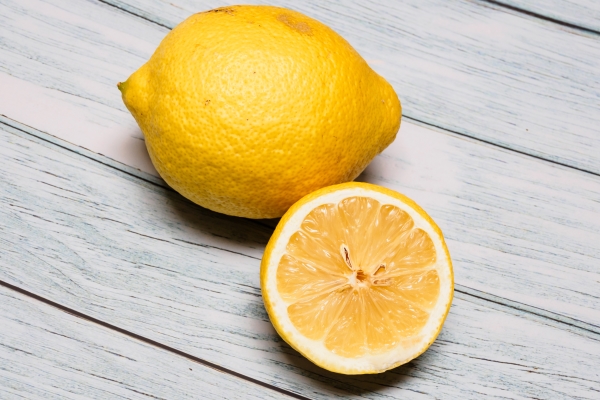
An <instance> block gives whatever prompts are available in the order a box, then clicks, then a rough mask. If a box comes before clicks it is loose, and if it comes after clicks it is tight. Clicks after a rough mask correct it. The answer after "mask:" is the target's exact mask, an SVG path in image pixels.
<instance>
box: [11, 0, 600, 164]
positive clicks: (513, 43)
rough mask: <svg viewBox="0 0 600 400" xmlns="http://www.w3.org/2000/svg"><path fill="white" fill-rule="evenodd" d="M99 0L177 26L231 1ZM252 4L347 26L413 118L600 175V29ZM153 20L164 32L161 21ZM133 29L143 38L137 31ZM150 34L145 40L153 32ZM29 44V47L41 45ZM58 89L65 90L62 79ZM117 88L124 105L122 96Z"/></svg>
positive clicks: (457, 7)
mask: <svg viewBox="0 0 600 400" xmlns="http://www.w3.org/2000/svg"><path fill="white" fill-rule="evenodd" d="M4 1H8V0H4ZM30 1H31V3H29V2H30ZM48 1H54V2H56V1H57V0H48ZM103 3H110V4H114V5H115V6H117V7H120V8H122V9H123V10H127V11H129V12H131V13H134V14H137V15H140V16H142V17H144V18H146V19H147V20H152V21H155V22H157V23H158V24H161V25H163V26H166V27H173V26H175V25H176V24H177V23H179V22H180V21H182V20H183V19H184V18H186V17H188V16H189V15H190V14H191V13H193V12H197V11H202V10H206V9H210V8H213V7H216V6H220V5H224V4H230V3H235V2H234V1H217V0H204V1H197V0H176V1H162V0H151V1H146V0H106V1H103ZM257 3H258V4H260V3H268V4H274V5H280V6H284V7H289V8H294V9H297V10H298V11H301V12H304V13H306V14H307V15H310V16H312V17H314V18H316V19H318V20H320V21H322V22H324V23H326V24H328V25H330V26H331V27H332V28H334V29H335V30H336V31H338V32H339V33H340V34H342V36H344V37H345V38H347V39H348V40H349V41H350V43H351V44H352V45H353V46H354V47H355V48H356V49H357V50H358V51H359V52H360V53H361V54H362V55H363V56H364V57H365V58H366V59H367V60H369V61H370V63H371V64H372V66H373V68H374V69H375V70H377V71H378V72H379V73H381V74H382V75H383V76H384V77H386V79H388V80H389V81H390V82H391V83H392V84H393V85H394V87H395V88H396V90H397V92H398V94H399V96H400V98H401V99H402V101H403V105H404V113H405V115H406V116H408V117H410V118H413V119H416V120H419V121H422V122H424V123H427V124H430V125H434V126H439V127H442V128H444V129H448V130H451V131H455V132H459V133H461V134H464V135H468V136H471V137H475V138H479V139H481V140H485V141H489V142H492V143H495V144H498V145H500V146H504V147H507V148H511V149H515V150H517V151H521V152H524V153H527V154H531V155H534V156H536V157H541V158H545V159H548V160H553V161H555V162H559V163H563V164H566V165H571V166H574V167H576V168H579V169H583V170H587V171H592V172H594V173H596V174H600V158H598V157H597V154H599V153H600V135H599V134H598V128H597V127H598V125H599V120H598V118H599V117H598V113H597V112H596V110H598V108H600V84H599V82H598V74H597V71H598V70H599V69H600V37H599V36H598V35H594V34H585V33H583V32H581V31H577V30H571V29H568V28H565V27H564V26H560V25H557V24H554V23H551V22H548V21H543V20H541V19H538V18H535V17H531V16H528V15H526V14H523V13H517V12H514V11H511V10H509V9H507V8H503V7H498V6H494V5H493V4H491V3H486V2H479V1H465V0H452V1H447V0H426V1H422V0H411V1H405V2H400V3H399V2H394V1H383V0H380V1H378V2H371V3H369V5H364V4H362V3H361V2H358V1H351V2H349V1H343V2H342V1H337V2H327V3H323V2H316V1H306V2H294V1H291V0H278V1H271V0H269V1H266V0H265V1H258V2H257ZM32 4H35V3H34V2H33V0H27V1H26V2H25V3H23V4H22V5H20V6H19V7H15V6H14V5H12V6H11V8H19V10H20V11H18V12H19V13H20V14H22V15H30V14H35V11H32V9H37V8H38V7H37V5H36V6H35V7H34V6H32ZM83 7H84V6H82V5H80V4H73V5H70V6H69V7H66V6H64V8H68V9H69V11H70V12H79V11H78V10H79V8H83ZM85 7H90V5H89V4H87V5H85ZM103 12H106V13H109V12H110V11H109V10H103ZM88 15H93V21H94V22H96V23H97V21H99V18H100V15H95V14H88ZM88 18H91V17H90V16H88ZM143 21H144V20H141V21H140V23H143ZM11 25H12V24H9V25H8V26H11ZM120 29H124V28H120ZM144 29H146V28H144ZM157 29H159V30H160V32H164V30H161V29H162V28H161V27H160V26H157ZM8 32H10V34H9V37H10V38H11V40H12V41H14V42H17V43H20V42H21V41H27V39H26V38H23V37H20V32H19V31H18V30H12V29H11V30H9V31H8ZM63 34H64V32H63ZM66 34H67V35H69V34H71V33H66ZM88 34H89V33H88ZM134 37H136V38H140V39H141V38H143V37H142V36H139V35H137V36H135V33H134ZM150 38H151V39H146V38H143V40H145V41H148V40H153V38H154V37H153V36H150ZM115 39H116V38H115ZM125 39H126V36H124V38H123V40H121V41H119V43H118V44H117V45H115V46H114V47H115V49H117V50H115V49H113V50H112V52H107V53H104V54H105V55H104V56H103V57H104V60H103V62H104V63H108V62H109V61H108V60H111V59H110V58H108V57H110V56H111V53H113V54H114V53H115V51H116V52H118V49H119V48H122V47H124V46H128V44H126V41H125ZM37 40H38V39H35V41H37ZM138 40H139V39H138ZM29 41H30V42H31V41H32V39H31V38H29ZM103 41H104V40H102V42H103ZM28 47H29V48H32V49H34V48H35V45H34V44H30V45H29V46H28ZM75 50H76V51H77V50H80V49H77V48H76V49H75ZM11 52H12V51H11ZM82 52H83V53H84V54H86V58H88V57H89V55H87V53H86V52H85V51H82ZM48 53H53V54H52V55H49V54H48ZM138 54H139V52H138V53H136V56H137V55H138ZM59 57H60V55H59V54H57V53H55V52H53V51H52V50H50V49H48V48H45V49H44V48H42V49H37V50H36V53H35V59H36V60H40V61H41V62H46V61H43V60H53V61H54V62H59V63H64V61H56V59H58V58H59ZM72 58H73V56H72V55H70V56H69V57H68V59H72ZM88 59H89V58H88ZM112 60H120V59H119V58H118V57H113V58H112ZM144 60H145V59H144ZM84 62H85V61H84ZM89 62H90V61H87V62H86V63H89ZM113 62H115V61H113ZM117 62H118V61H117ZM129 64H130V63H129ZM4 68H5V69H6V70H7V71H9V72H10V73H11V74H14V75H16V76H19V77H22V76H24V74H23V73H21V72H19V71H16V69H15V68H14V66H13V65H12V63H11V62H7V63H5V67H4ZM69 69H72V67H69ZM96 69H97V68H96ZM110 69H111V70H114V69H115V67H111V68H110ZM133 70H134V69H131V70H129V71H127V73H124V74H123V75H121V76H115V77H113V78H112V82H111V85H109V86H110V87H111V88H112V85H114V81H117V80H123V79H125V78H126V77H127V76H128V75H129V74H130V73H131V72H132V71H133ZM99 72H100V71H99ZM100 73H101V72H100ZM103 75H105V76H106V73H103ZM88 79H89V78H88ZM93 79H94V80H96V79H95V78H93ZM102 79H103V80H104V81H105V80H106V78H104V77H103V78H102ZM70 86H73V85H72V84H71V85H70ZM52 87H56V88H61V90H64V88H62V87H61V86H52ZM98 89H99V88H98ZM104 90H106V89H104ZM113 90H114V89H113ZM75 91H78V92H89V91H90V89H76V90H75ZM75 91H74V92H75ZM112 96H113V97H112V98H113V99H114V100H113V101H114V102H116V103H118V102H119V99H118V96H117V95H116V94H113V95H112ZM105 101H106V100H105ZM115 106H116V107H122V106H121V105H120V104H117V105H115Z"/></svg>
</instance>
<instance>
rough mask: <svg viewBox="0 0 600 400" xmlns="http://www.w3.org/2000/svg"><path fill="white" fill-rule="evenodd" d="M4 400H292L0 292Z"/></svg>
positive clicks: (0, 389) (0, 370) (0, 383)
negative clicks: (150, 399)
mask: <svg viewBox="0 0 600 400" xmlns="http://www.w3.org/2000/svg"><path fill="white" fill-rule="evenodd" d="M0 398H2V399H30V400H33V399H61V400H62V399H101V400H106V399H148V398H154V399H200V398H203V399H244V400H245V399H290V397H288V396H286V395H283V394H280V393H277V392H275V391H273V390H268V389H266V388H264V387H261V386H259V385H256V384H254V383H250V382H247V381H244V380H242V379H240V378H236V377H234V376H232V375H229V374H226V373H222V372H219V371H216V370H213V369H211V368H208V367H205V366H204V365H201V364H198V363H195V362H192V361H190V360H187V359H185V358H183V357H179V356H176V355H174V354H171V353H169V352H168V351H165V350H161V349H157V348H155V347H153V346H150V345H148V344H146V343H142V342H140V341H137V340H134V339H131V338H128V337H126V336H123V335H121V334H119V333H116V332H114V331H112V330H110V329H106V328H103V327H100V326H97V325H95V324H92V323H90V322H88V321H85V320H82V319H79V318H77V317H74V316H72V315H69V314H67V313H65V312H62V311H60V310H58V309H56V308H53V307H51V306H49V305H47V304H44V303H41V302H39V301H36V300H33V299H31V298H28V297H26V296H24V295H22V294H19V293H17V292H14V291H12V290H9V289H7V288H5V287H0Z"/></svg>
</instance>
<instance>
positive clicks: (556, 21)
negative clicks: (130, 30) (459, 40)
mask: <svg viewBox="0 0 600 400" xmlns="http://www.w3.org/2000/svg"><path fill="white" fill-rule="evenodd" d="M99 1H101V2H102V3H105V4H109V3H106V2H105V1H102V0H99ZM479 1H481V2H482V3H489V4H493V5H494V6H497V7H502V8H506V9H508V10H511V11H514V12H518V13H521V14H525V15H529V16H530V17H534V18H538V19H541V20H544V21H548V22H552V23H554V24H558V25H562V26H566V27H567V28H571V29H577V30H580V31H583V32H586V33H591V34H594V35H600V31H597V30H595V29H590V28H586V27H584V26H580V25H577V24H572V23H570V22H567V21H562V20H560V19H556V18H552V17H549V16H547V15H543V14H540V13H537V12H534V11H530V10H527V9H525V8H521V7H517V6H513V5H510V4H506V3H503V2H501V1H495V0H479ZM144 19H145V18H144ZM161 26H162V25H161Z"/></svg>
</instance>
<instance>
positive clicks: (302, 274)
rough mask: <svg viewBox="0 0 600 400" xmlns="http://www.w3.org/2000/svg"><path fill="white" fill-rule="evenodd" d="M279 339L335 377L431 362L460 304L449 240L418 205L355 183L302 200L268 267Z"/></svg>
mask: <svg viewBox="0 0 600 400" xmlns="http://www.w3.org/2000/svg"><path fill="white" fill-rule="evenodd" d="M261 287H262V294H263V298H264V302H265V307H266V309H267V312H268V313H269V317H270V318H271V321H272V323H273V325H274V326H275V329H276V330H277V332H278V333H279V334H280V335H281V337H282V338H283V339H284V340H285V341H286V342H287V343H289V344H290V345H291V346H292V347H293V348H294V349H296V350H297V351H299V352H300V353H302V354H303V355H304V356H305V357H307V358H308V359H309V360H311V361H312V362H314V363H315V364H317V365H319V366H320V367H322V368H325V369H327V370H330V371H333V372H338V373H344V374H369V373H379V372H383V371H385V370H388V369H391V368H394V367H396V366H398V365H401V364H404V363H406V362H408V361H410V360H412V359H413V358H415V357H417V356H418V355H420V354H421V353H423V352H424V351H425V350H426V349H427V348H428V347H429V346H430V345H431V343H433V341H434V340H435V338H436V337H437V336H438V334H439V332H440V330H441V328H442V325H443V323H444V320H445V319H446V315H447V314H448V311H449V309H450V304H451V302H452V296H453V289H454V277H453V272H452V263H451V260H450V255H449V253H448V249H447V247H446V244H445V242H444V238H443V236H442V232H441V231H440V229H439V228H438V227H437V225H436V224H435V222H434V221H433V220H432V219H431V218H430V217H429V216H428V215H427V214H426V213H425V211H423V209H422V208H420V207H419V206H418V205H417V204H415V203H414V202H413V201H412V200H410V199H409V198H407V197H405V196H403V195H401V194H399V193H397V192H394V191H392V190H389V189H386V188H383V187H380V186H376V185H371V184H366V183H356V182H352V183H346V184H341V185H335V186H330V187H326V188H323V189H321V190H318V191H316V192H314V193H312V194H310V195H308V196H306V197H304V198H302V199H301V200H300V201H298V202H297V203H296V204H294V205H293V206H292V207H291V208H290V209H289V211H288V212H287V213H286V214H285V215H284V216H283V218H282V219H281V221H280V223H279V225H278V226H277V228H276V230H275V232H274V234H273V236H272V238H271V240H270V241H269V244H268V245H267V248H266V250H265V254H264V257H263V260H262V264H261Z"/></svg>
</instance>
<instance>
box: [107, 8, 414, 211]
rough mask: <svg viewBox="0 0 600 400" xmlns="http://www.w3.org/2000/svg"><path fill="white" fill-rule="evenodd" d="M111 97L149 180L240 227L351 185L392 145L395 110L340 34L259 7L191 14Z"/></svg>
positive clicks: (390, 94) (396, 104) (380, 82)
mask: <svg viewBox="0 0 600 400" xmlns="http://www.w3.org/2000/svg"><path fill="white" fill-rule="evenodd" d="M119 89H120V90H121V92H122V97H123V101H124V103H125V105H126V106H127V108H128V109H129V111H130V112H131V113H132V115H133V116H134V118H135V119H136V121H137V123H138V124H139V126H140V128H141V130H142V132H143V133H144V136H145V140H146V146H147V148H148V152H149V153H150V158H151V159H152V162H153V164H154V166H155V167H156V169H157V171H158V172H159V174H160V175H161V177H162V178H163V179H164V180H165V181H166V182H167V183H168V184H169V185H170V186H172V187H173V188H174V189H175V190H177V191H178V192H179V193H181V194H182V195H183V196H185V197H187V198H188V199H190V200H192V201H193V202H195V203H197V204H199V205H201V206H203V207H206V208H208V209H211V210H214V211H217V212H221V213H225V214H229V215H235V216H241V217H247V218H275V217H280V216H282V215H283V214H284V213H285V211H286V210H287V209H288V208H289V207H290V206H291V205H292V204H293V203H295V202H296V201H297V200H298V199H300V198H301V197H303V196H304V195H306V194H308V193H311V192H313V191H315V190H317V189H319V188H321V187H324V186H329V185H333V184H338V183H342V182H348V181H351V180H353V179H354V178H356V177H357V176H358V175H359V174H360V173H361V172H362V171H363V170H364V168H366V166H367V165H368V163H369V162H370V161H371V160H372V159H373V157H375V156H376V155H377V154H378V153H380V152H381V151H382V150H383V149H385V148H386V147H387V146H388V145H389V144H390V143H391V142H392V141H393V140H394V138H395V136H396V133H397V132H398V129H399V127H400V118H401V112H402V109H401V105H400V101H399V99H398V96H397V95H396V93H395V91H394V89H393V88H392V86H391V85H390V84H389V83H388V82H386V81H385V79H383V78H382V77H381V76H379V75H378V74H377V73H375V72H374V71H373V70H372V69H371V68H370V67H369V66H368V64H367V63H366V62H365V60H364V59H363V58H362V57H361V56H360V55H359V54H358V53H357V52H356V51H355V50H354V49H353V48H352V47H351V46H350V44H349V43H348V42H346V41H345V40H344V39H343V38H342V37H341V36H339V35H338V34H337V33H335V32H334V31H333V30H331V29H330V28H328V27H327V26H325V25H323V24H322V23H320V22H318V21H316V20H314V19H311V18H309V17H307V16H305V15H303V14H300V13H298V12H295V11H291V10H288V9H284V8H279V7H271V6H232V7H223V8H218V9H214V10H211V11H207V12H202V13H198V14H194V15H192V16H191V17H189V18H188V19H186V20H185V21H183V22H182V23H181V24H180V25H178V26H177V27H176V28H175V29H173V30H172V31H171V32H170V33H169V34H168V35H167V36H166V37H165V38H164V39H163V41H162V42H161V44H160V45H159V47H158V48H157V50H156V51H155V53H154V54H153V55H152V57H151V58H150V60H149V61H148V62H147V63H146V64H145V65H143V66H142V67H141V68H140V69H139V70H137V71H136V72H135V73H134V74H133V75H131V77H129V79H128V80H127V81H126V82H124V83H121V84H119Z"/></svg>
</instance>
